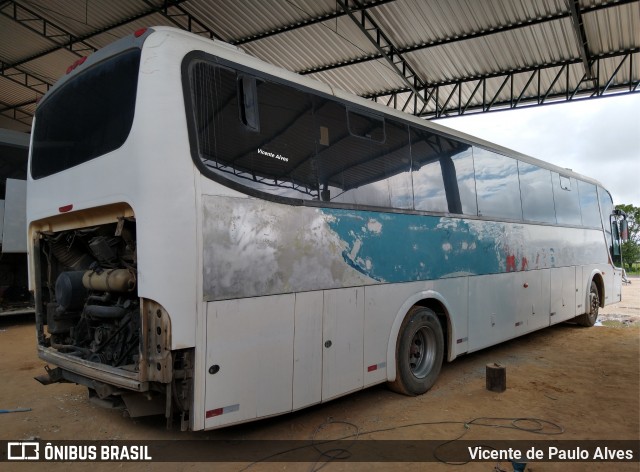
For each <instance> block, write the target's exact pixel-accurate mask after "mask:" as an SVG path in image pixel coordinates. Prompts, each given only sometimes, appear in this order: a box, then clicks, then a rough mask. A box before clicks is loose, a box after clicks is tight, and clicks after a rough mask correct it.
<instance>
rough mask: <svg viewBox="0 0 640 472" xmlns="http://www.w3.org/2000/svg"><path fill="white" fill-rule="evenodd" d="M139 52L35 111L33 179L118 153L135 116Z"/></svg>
mask: <svg viewBox="0 0 640 472" xmlns="http://www.w3.org/2000/svg"><path fill="white" fill-rule="evenodd" d="M139 66H140V49H131V50H129V51H125V52H123V53H121V54H118V55H117V56H114V57H111V58H109V59H107V60H105V61H103V62H100V63H98V64H96V65H94V66H92V67H90V68H89V69H87V70H86V71H84V72H82V73H81V74H79V75H78V76H77V77H75V78H73V79H71V80H70V81H69V82H67V83H66V84H64V85H63V86H62V87H61V88H60V89H59V90H57V91H56V92H54V93H53V95H51V96H50V97H47V99H46V100H45V101H44V102H43V103H42V104H41V105H40V106H38V108H37V110H36V121H35V127H34V136H33V152H32V161H31V175H32V176H33V178H34V179H38V178H42V177H46V176H49V175H52V174H55V173H57V172H60V171H63V170H65V169H69V168H71V167H74V166H77V165H79V164H82V163H83V162H87V161H89V160H91V159H94V158H96V157H98V156H101V155H103V154H106V153H108V152H111V151H114V150H115V149H118V148H119V147H120V146H122V144H123V143H124V142H125V140H126V139H127V136H128V135H129V130H130V129H131V124H132V123H133V115H134V110H135V101H136V89H137V85H138V69H139Z"/></svg>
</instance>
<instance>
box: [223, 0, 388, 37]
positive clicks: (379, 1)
mask: <svg viewBox="0 0 640 472" xmlns="http://www.w3.org/2000/svg"><path fill="white" fill-rule="evenodd" d="M395 1H396V0H372V1H370V2H368V3H366V4H364V5H361V6H360V7H357V6H354V7H351V10H352V11H358V10H359V9H360V8H368V9H371V8H374V7H377V6H380V5H384V4H385V3H392V2H395ZM346 14H347V12H345V11H344V10H334V11H332V12H331V13H326V14H324V15H320V16H316V17H313V18H308V19H306V20H299V21H296V22H295V23H290V24H288V25H282V26H278V27H275V28H272V29H269V30H266V31H262V32H260V33H256V34H252V35H250V36H245V37H244V38H240V39H236V40H231V41H229V42H230V43H231V44H233V45H236V46H240V45H242V44H246V43H250V42H252V41H257V40H259V39H264V38H268V37H270V36H276V35H278V34H281V33H286V32H288V31H293V30H297V29H299V28H304V27H305V26H310V25H315V24H318V23H324V22H325V21H329V20H335V19H337V18H340V17H342V16H345V15H346Z"/></svg>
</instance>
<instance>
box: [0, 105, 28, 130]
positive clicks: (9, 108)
mask: <svg viewBox="0 0 640 472" xmlns="http://www.w3.org/2000/svg"><path fill="white" fill-rule="evenodd" d="M34 103H35V100H31V101H27V102H23V103H17V104H15V105H9V104H7V103H4V102H0V107H1V108H0V115H4V116H6V117H8V118H11V119H12V120H15V121H18V122H20V123H22V124H23V125H27V126H31V121H32V120H33V113H31V112H28V111H24V110H20V108H22V107H25V106H29V105H33V104H34ZM25 120H26V121H25Z"/></svg>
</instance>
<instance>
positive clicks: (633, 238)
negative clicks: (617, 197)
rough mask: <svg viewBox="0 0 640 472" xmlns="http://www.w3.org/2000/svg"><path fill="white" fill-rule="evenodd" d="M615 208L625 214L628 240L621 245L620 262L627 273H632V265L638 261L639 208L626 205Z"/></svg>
mask: <svg viewBox="0 0 640 472" xmlns="http://www.w3.org/2000/svg"><path fill="white" fill-rule="evenodd" d="M616 208H617V209H619V210H622V211H624V212H625V213H626V214H627V223H628V225H629V240H628V241H626V242H625V243H624V244H623V245H622V260H623V262H624V265H625V268H626V270H627V272H632V271H633V269H632V266H633V263H634V262H638V261H640V207H636V206H633V205H629V204H627V205H616Z"/></svg>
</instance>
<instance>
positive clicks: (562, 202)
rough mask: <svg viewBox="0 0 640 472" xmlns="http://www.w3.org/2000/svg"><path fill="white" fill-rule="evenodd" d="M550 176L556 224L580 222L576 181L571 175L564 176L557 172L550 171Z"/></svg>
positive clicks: (577, 223)
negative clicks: (551, 178) (551, 177)
mask: <svg viewBox="0 0 640 472" xmlns="http://www.w3.org/2000/svg"><path fill="white" fill-rule="evenodd" d="M552 176H553V200H554V201H555V204H556V219H557V220H558V224H568V225H580V224H582V216H581V215H580V200H579V195H578V189H577V181H576V180H575V179H574V178H572V177H565V176H564V175H560V174H558V173H557V172H552Z"/></svg>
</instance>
